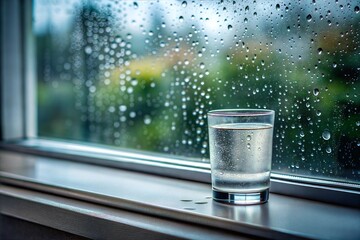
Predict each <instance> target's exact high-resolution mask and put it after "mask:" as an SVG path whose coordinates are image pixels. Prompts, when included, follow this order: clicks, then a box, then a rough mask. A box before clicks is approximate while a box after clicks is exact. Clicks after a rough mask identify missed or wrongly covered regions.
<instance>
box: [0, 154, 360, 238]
mask: <svg viewBox="0 0 360 240" xmlns="http://www.w3.org/2000/svg"><path fill="white" fill-rule="evenodd" d="M0 170H1V183H2V184H6V185H8V186H10V185H12V186H16V187H21V188H28V189H32V190H34V191H42V192H46V193H48V194H52V195H53V194H56V195H59V196H63V197H70V198H75V199H78V200H84V201H87V202H91V203H94V204H102V205H106V206H109V207H115V208H121V209H125V210H127V211H134V212H137V213H139V214H142V215H143V214H145V215H150V216H152V217H161V218H167V219H172V221H181V222H187V223H192V224H194V223H196V224H199V225H202V226H203V227H205V229H207V228H215V229H219V231H220V230H221V231H232V232H236V233H238V234H247V235H252V236H255V237H269V236H270V237H273V238H290V237H310V238H321V239H339V238H342V239H344V238H348V239H349V238H359V237H360V229H359V228H358V226H357V223H358V222H359V221H360V210H358V209H355V208H348V207H341V206H336V205H330V204H325V203H320V202H316V201H309V200H304V199H298V198H293V197H288V196H283V195H279V194H271V195H270V201H269V203H267V204H264V205H256V206H248V207H242V206H229V205H223V204H219V203H216V202H213V201H212V199H211V187H210V185H209V184H205V183H199V182H193V181H185V180H179V179H174V178H166V177H160V176H156V175H150V174H144V173H139V172H132V171H126V170H119V169H114V168H107V167H100V166H95V165H89V164H83V163H76V162H69V161H62V160H55V159H51V158H44V157H39V156H31V155H28V154H21V153H15V152H9V151H1V152H0ZM1 188H2V189H4V187H1ZM169 193H171V194H169ZM2 211H4V209H3V210H2ZM339 218H340V219H339Z"/></svg>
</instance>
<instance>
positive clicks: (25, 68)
mask: <svg viewBox="0 0 360 240" xmlns="http://www.w3.org/2000/svg"><path fill="white" fill-rule="evenodd" d="M0 6H1V11H2V12H1V35H0V36H1V40H0V44H1V61H0V63H1V84H0V91H1V96H2V99H1V139H2V142H1V143H0V146H1V148H3V149H4V148H5V149H9V150H13V151H20V152H26V153H31V154H36V155H41V156H49V157H56V158H62V159H68V160H69V159H70V160H73V161H82V162H87V163H93V164H99V165H104V166H109V167H115V168H122V169H129V170H136V171H141V172H148V173H153V174H159V175H164V176H168V177H176V178H182V179H188V180H193V181H200V182H207V183H210V164H208V163H201V162H196V163H193V162H189V161H186V160H183V159H181V158H175V157H171V156H166V155H163V156H161V155H156V154H153V153H145V152H135V151H132V150H126V149H125V150H118V149H115V148H111V147H108V146H100V145H92V144H85V143H69V142H64V141H55V140H44V139H38V138H37V136H36V132H37V129H36V122H37V119H36V111H37V109H36V105H37V103H36V77H35V70H36V66H35V62H36V61H34V56H35V54H34V53H35V44H34V39H33V37H32V2H31V1H26V0H4V1H1V3H0ZM9 23H11V24H9ZM5 33H6V34H5ZM270 191H271V192H275V193H279V194H285V195H291V196H295V197H300V198H307V199H313V200H318V201H323V202H330V203H335V204H340V205H344V206H353V207H354V206H355V207H358V206H359V203H360V185H358V184H350V183H346V182H343V183H342V182H336V181H328V180H319V179H315V178H311V177H308V178H307V177H298V176H291V175H286V174H275V173H272V174H271V189H270Z"/></svg>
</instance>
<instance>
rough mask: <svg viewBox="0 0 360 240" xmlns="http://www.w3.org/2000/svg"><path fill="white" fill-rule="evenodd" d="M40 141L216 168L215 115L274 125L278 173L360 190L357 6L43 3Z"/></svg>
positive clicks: (39, 3) (39, 11)
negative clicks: (262, 111) (211, 137)
mask: <svg viewBox="0 0 360 240" xmlns="http://www.w3.org/2000/svg"><path fill="white" fill-rule="evenodd" d="M33 19H34V27H33V34H34V36H35V40H36V58H37V79H38V81H37V97H38V99H37V103H38V135H39V137H46V138H55V139H67V140H76V141H82V142H92V143H100V144H105V145H111V146H116V147H119V149H120V148H121V149H124V148H125V149H135V150H141V151H149V152H155V153H160V154H168V155H169V156H177V157H179V156H180V157H184V158H186V159H189V161H205V162H208V161H209V160H208V158H209V147H208V130H207V117H206V114H207V112H208V111H209V110H211V109H220V108H268V109H274V110H275V111H276V123H275V130H274V149H273V171H274V172H278V173H286V174H293V175H305V176H311V177H315V178H323V179H333V180H337V181H345V182H352V183H359V182H360V134H359V132H360V114H359V112H360V109H359V108H360V3H359V2H358V1H342V0H331V1H330V0H312V1H290V0H288V1H265V0H264V1H262V0H258V1H254V0H251V1H222V0H219V1H174V0H173V1H115V0H114V1H110V0H102V1H80V0H56V1H54V0H35V1H34V12H33Z"/></svg>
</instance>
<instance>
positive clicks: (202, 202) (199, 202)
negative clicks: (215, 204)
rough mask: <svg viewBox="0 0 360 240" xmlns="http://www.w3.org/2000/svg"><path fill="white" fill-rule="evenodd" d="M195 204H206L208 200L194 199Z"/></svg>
mask: <svg viewBox="0 0 360 240" xmlns="http://www.w3.org/2000/svg"><path fill="white" fill-rule="evenodd" d="M194 203H195V204H207V203H208V202H206V201H196V202H194Z"/></svg>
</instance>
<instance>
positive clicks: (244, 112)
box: [208, 108, 275, 117]
mask: <svg viewBox="0 0 360 240" xmlns="http://www.w3.org/2000/svg"><path fill="white" fill-rule="evenodd" d="M274 113H275V111H274V110H271V109H251V108H249V109H246V108H239V109H215V110H211V111H209V112H208V116H215V117H216V116H218V117H253V116H270V115H273V114H274Z"/></svg>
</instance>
